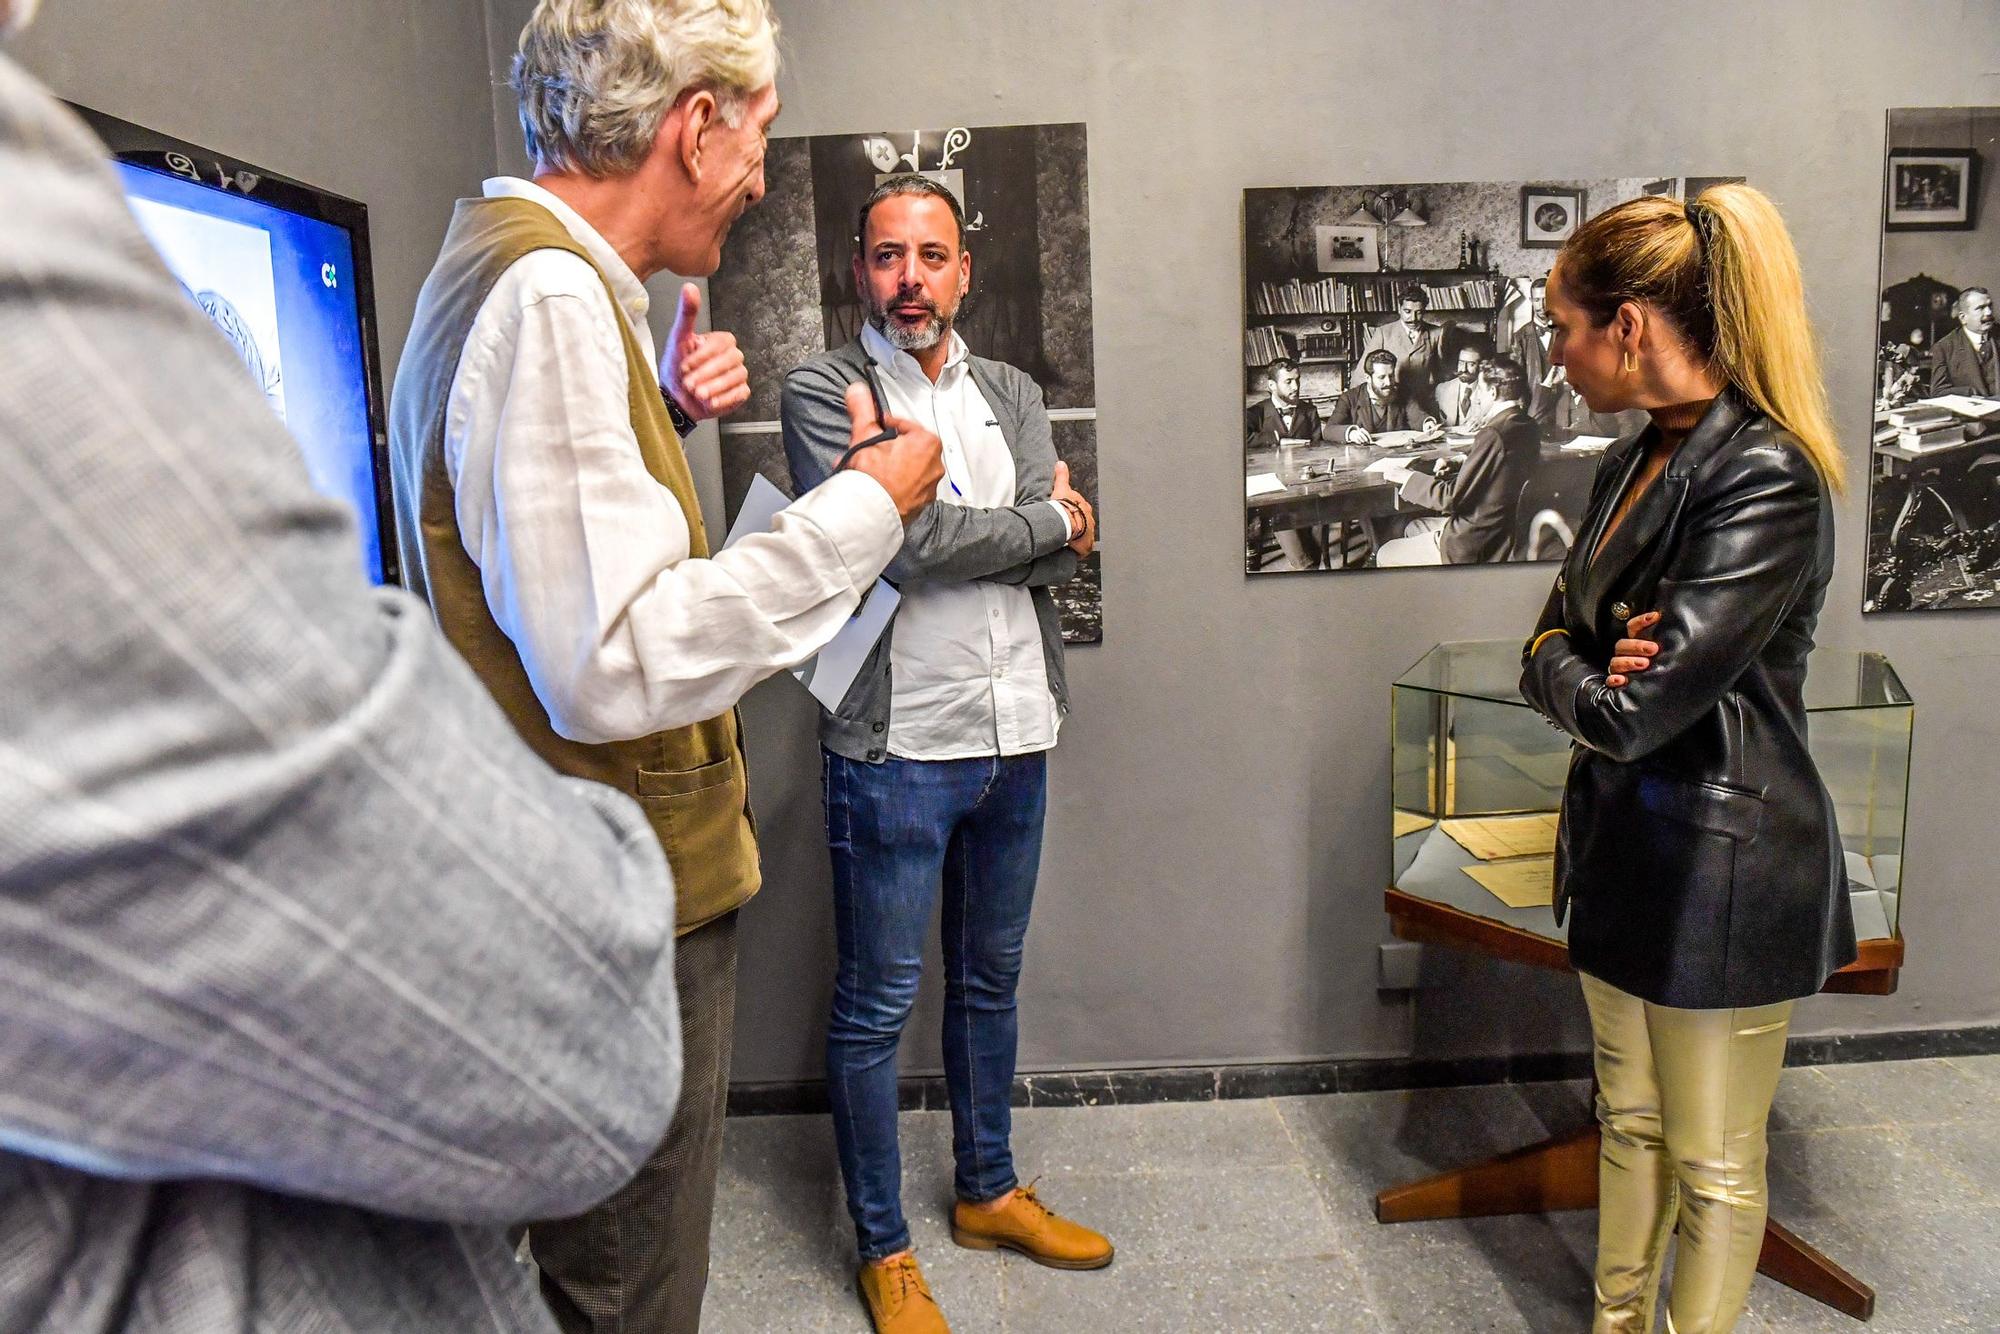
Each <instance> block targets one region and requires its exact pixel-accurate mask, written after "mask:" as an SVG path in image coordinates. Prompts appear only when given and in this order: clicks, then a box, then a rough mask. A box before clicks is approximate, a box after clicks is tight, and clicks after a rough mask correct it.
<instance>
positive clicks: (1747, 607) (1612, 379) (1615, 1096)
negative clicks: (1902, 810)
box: [1521, 185, 1855, 1334]
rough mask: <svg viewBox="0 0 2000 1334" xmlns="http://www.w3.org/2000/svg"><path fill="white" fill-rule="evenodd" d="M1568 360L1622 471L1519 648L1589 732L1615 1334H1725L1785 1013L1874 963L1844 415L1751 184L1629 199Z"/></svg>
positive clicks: (1603, 1239)
mask: <svg viewBox="0 0 2000 1334" xmlns="http://www.w3.org/2000/svg"><path fill="white" fill-rule="evenodd" d="M1548 308H1549V311H1550V314H1551V315H1552V316H1553V318H1554V323H1555V329H1554V333H1553V335H1552V338H1551V341H1550V348H1549V355H1550V360H1551V361H1552V363H1553V364H1555V365H1558V366H1561V367H1563V368H1564V369H1565V371H1566V372H1567V374H1568V377H1569V382H1570V384H1571V385H1572V386H1574V387H1575V389H1576V390H1577V392H1578V393H1580V394H1581V395H1582V396H1583V398H1584V399H1585V401H1586V402H1588V403H1589V405H1590V408H1591V410H1592V411H1594V412H1604V413H1611V412H1622V411H1625V410H1628V409H1635V408H1636V409H1643V410H1644V411H1646V412H1647V413H1648V414H1650V417H1651V422H1650V424H1649V425H1647V427H1646V428H1645V429H1644V430H1642V431H1640V432H1639V433H1638V434H1637V435H1635V436H1631V437H1629V438H1627V439H1624V440H1621V441H1620V442H1619V443H1618V444H1616V445H1614V446H1613V447H1612V448H1611V449H1610V450H1609V451H1607V453H1606V455H1605V459H1604V463H1603V465H1602V467H1601V468H1600V469H1599V471H1598V476H1597V482H1596V485H1595V487H1594V489H1593V492H1592V495H1591V498H1590V504H1589V507H1588V511H1587V513H1586V514H1585V517H1584V521H1583V523H1582V525H1581V527H1580V529H1579V531H1578V535H1577V540H1576V543H1575V545H1574V546H1573V548H1572V549H1571V551H1570V554H1569V559H1568V561H1567V562H1566V563H1565V564H1564V567H1563V570H1562V573H1561V574H1560V575H1559V576H1558V577H1557V579H1556V585H1555V589H1554V591H1553V592H1552V593H1551V595H1550V597H1549V601H1548V605H1547V607H1546V608H1545V609H1544V611H1543V613H1542V618H1541V622H1540V624H1539V625H1538V626H1537V627H1536V631H1535V635H1534V637H1533V638H1532V639H1531V640H1529V642H1528V644H1527V647H1526V649H1525V652H1524V671H1523V673H1522V679H1521V688H1522V692H1523V693H1524V694H1525V695H1526V697H1527V698H1528V700H1529V701H1530V702H1531V703H1532V704H1534V705H1535V707H1536V708H1538V709H1539V710H1541V712H1542V713H1543V714H1545V715H1547V717H1548V718H1549V719H1550V721H1552V722H1554V723H1555V724H1556V725H1557V726H1558V727H1560V728H1562V730H1564V731H1565V732H1567V733H1569V735H1570V736H1571V737H1572V738H1574V739H1575V741H1576V743H1577V745H1576V748H1575V759H1574V760H1573V762H1572V763H1571V766H1570V775H1569V780H1568V785H1567V788H1566V790H1565V792H1564V797H1563V819H1562V828H1561V834H1560V838H1559V842H1558V848H1557V854H1556V857H1557V860H1556V866H1557V871H1556V913H1557V916H1558V919H1559V920H1560V918H1561V917H1562V915H1563V914H1564V913H1565V911H1566V912H1567V914H1568V917H1569V940H1570V957H1571V960H1572V961H1573V962H1574V964H1575V966H1576V969H1577V971H1578V973H1579V974H1581V975H1582V979H1583V990H1584V998H1585V1000H1586V1001H1587V1002H1588V1005H1589V1008H1590V1018H1591V1029H1592V1033H1593V1036H1594V1041H1595V1046H1596V1066H1597V1077H1598V1084H1599V1089H1600V1092H1599V1097H1598V1109H1597V1110H1598V1119H1599V1121H1600V1122H1601V1123H1602V1125H1603V1130H1604V1149H1603V1156H1602V1159H1601V1162H1600V1166H1599V1179H1600V1187H1601V1189H1600V1195H1601V1202H1600V1214H1599V1221H1598V1255H1597V1266H1596V1287H1597V1293H1596V1319H1595V1322H1594V1324H1593V1329H1594V1330H1595V1331H1596V1332H1597V1334H1625V1332H1626V1331H1630V1332H1631V1334H1644V1332H1645V1331H1650V1330H1651V1329H1652V1327H1653V1308H1654V1305H1655V1301H1656V1293H1657V1291H1658V1287H1659V1272H1660V1260H1661V1257H1662V1254H1663V1252H1664V1250H1665V1247H1666V1240H1667V1236H1668V1234H1669V1232H1670V1231H1671V1229H1672V1228H1673V1226H1674V1224H1675V1223H1676V1222H1678V1223H1679V1226H1680V1243H1679V1251H1678V1254H1677V1256H1676V1258H1675V1263H1674V1279H1673V1288H1672V1292H1671V1293H1670V1295H1669V1298H1668V1303H1667V1305H1668V1319H1669V1328H1670V1329H1672V1330H1674V1331H1676V1332H1677V1334H1720V1332H1721V1331H1725V1330H1728V1329H1730V1328H1732V1327H1733V1326H1734V1325H1735V1323H1736V1320H1737V1317H1738V1316H1739V1315H1740V1314H1741V1312H1742V1310H1743V1305H1744V1301H1745V1299H1746V1298H1747V1296H1748V1294H1749V1290H1750V1281H1751V1278H1752V1276H1753V1275H1754V1274H1755V1272H1756V1266H1757V1255H1758V1251H1759V1249H1760V1248H1761V1246H1762V1242H1763V1235H1764V1221H1765V1215H1766V1212H1767V1200H1766V1195H1765V1186H1764V1159H1765V1134H1764V1127H1765V1121H1766V1119H1767V1118H1768V1117H1769V1114H1770V1108H1771V1099H1772V1096H1773V1094H1774V1093H1775V1092H1776V1091H1777V1084H1778V1074H1779V1070H1780V1068H1781V1067H1782V1065H1783V1063H1784V1056H1785V1033H1786V1029H1787V1027H1788V1025H1789V1023H1790V1020H1791V1009H1792V1005H1793V1002H1795V1001H1797V1000H1798V999H1799V998H1801V997H1804V996H1809V995H1812V994H1813V993H1814V992H1816V991H1818V990H1819V988H1820V985H1821V983H1822V982H1824V981H1825V979H1826V977H1827V975H1828V974H1830V973H1832V972H1833V971H1834V970H1836V969H1838V968H1840V967H1841V966H1842V965H1844V964H1846V963H1848V962H1850V961H1851V960H1852V959H1853V958H1854V957H1855V944H1854V923H1853V919H1852V917H1851V915H1850V912H1849V908H1848V901H1847V889H1846V881H1845V876H1844V874H1843V870H1842V858H1841V850H1840V838H1839V834H1838V832H1837V830H1836V829H1835V826H1834V813H1833V807H1832V803H1831V802H1830V801H1829V800H1828V798H1827V794H1826V789H1825V788H1824V786H1823V785H1822V784H1821V782H1820V778H1819V774H1818V772H1817V771H1816V770H1815V769H1814V767H1813V762H1812V757H1811V755H1810V754H1809V753H1808V752H1807V749H1806V719H1805V704H1804V700H1803V697H1802V688H1803V685H1804V682H1805V674H1806V655H1807V654H1808V653H1809V652H1810V651H1811V649H1812V647H1813V627H1814V625H1815V623H1816V622H1817V621H1818V619H1819V610H1820V604H1821V602H1822V601H1823V600H1824V598H1825V595H1826V586H1827V581H1828V579H1829V578H1830V577H1831V575H1832V571H1833V550H1834V548H1833V507H1832V501H1831V493H1832V492H1835V491H1838V490H1839V489H1841V487H1842V484H1843V478H1842V457H1841V453H1840V449H1839V445H1838V443H1837V442H1836V441H1835V439H1834V436H1833V431H1832V427H1831V425H1830V423H1829V421H1828V415H1827V408H1826V392H1825V388H1824V385H1823V384H1822V382H1821V378H1820V370H1819V358H1818V353H1817V350H1816V347H1815V344H1814V341H1813V336H1812V333H1811V328H1810V325H1809V324H1808V322H1807V319H1806V311H1805V301H1804V296H1803V288H1802V285H1801V283H1800V279H1799V266H1798V256H1797V254H1796V253H1795V252H1794V250H1793V248H1792V242H1791V237H1790V236H1789V234H1788V233H1787V232H1786V230H1785V225H1784V222H1783V220H1782V219H1781V218H1780V217H1779V216H1778V212H1777V210H1776V209H1775V208H1774V207H1772V205H1771V202H1770V200H1768V199H1767V198H1765V197H1764V196H1763V195H1762V194H1760V193H1759V192H1758V191H1756V190H1754V189H1752V188H1750V187H1748V186H1744V185H1722V186H1716V187H1714V188H1711V189H1709V190H1707V191H1704V192H1703V193H1702V195H1701V197H1700V198H1699V199H1697V200H1695V201H1694V202H1692V203H1689V204H1685V205H1683V204H1681V203H1680V202H1678V201H1675V200H1671V199H1658V198H1646V199H1635V200H1631V201H1629V202H1627V203H1624V204H1621V205H1619V206H1618V207H1616V208H1613V209H1611V210H1609V211H1607V212H1605V213H1603V214H1601V215H1599V216H1598V217H1596V218H1593V219H1591V220H1590V221H1589V222H1587V223H1585V224H1584V225H1583V226H1582V227H1580V228H1579V229H1578V230H1577V233H1576V235H1575V236H1574V237H1572V238H1571V240H1570V241H1569V242H1568V243H1567V244H1566V245H1565V246H1564V247H1563V250H1562V252H1561V253H1560V254H1559V255H1558V256H1557V258H1556V264H1555V271H1554V273H1553V274H1552V275H1551V276H1550V280H1549V290H1548Z"/></svg>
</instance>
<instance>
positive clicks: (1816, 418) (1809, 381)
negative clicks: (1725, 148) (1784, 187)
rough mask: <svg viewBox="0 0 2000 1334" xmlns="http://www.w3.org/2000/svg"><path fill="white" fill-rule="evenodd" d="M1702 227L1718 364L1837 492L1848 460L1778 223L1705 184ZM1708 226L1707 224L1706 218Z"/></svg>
mask: <svg viewBox="0 0 2000 1334" xmlns="http://www.w3.org/2000/svg"><path fill="white" fill-rule="evenodd" d="M1689 212H1690V213H1691V214H1701V213H1705V214H1707V215H1709V217H1710V218H1712V219H1713V220H1714V225H1713V226H1704V227H1702V228H1701V229H1700V230H1701V231H1702V232H1703V234H1704V238H1705V241H1706V244H1705V245H1704V246H1703V247H1702V248H1703V249H1705V250H1706V252H1707V255H1706V258H1707V261H1708V289H1709V301H1710V306H1711V308H1712V309H1713V310H1714V312H1715V359H1716V361H1717V363H1718V364H1719V365H1720V367H1721V369H1722V371H1723V373H1724V374H1725V375H1727V376H1728V377H1729V379H1730V382H1731V383H1733V384H1734V385H1735V386H1736V387H1737V388H1738V389H1740V390H1742V391H1743V394H1744V396H1745V397H1747V398H1748V399H1749V400H1750V401H1751V402H1752V403H1755V404H1756V405H1757V407H1758V408H1759V409H1760V410H1762V411H1763V413H1764V414H1765V415H1766V416H1768V417H1769V418H1770V419H1771V420H1772V421H1774V422H1776V423H1778V425H1780V426H1782V427H1784V428H1785V429H1786V430H1787V431H1789V432H1791V433H1792V435H1793V436H1795V437H1797V439H1798V442H1799V445H1800V447H1801V448H1803V449H1804V450H1805V452H1806V457H1807V458H1809V459H1811V460H1812V462H1813V466H1814V467H1816V468H1818V469H1819V473H1820V476H1822V477H1824V478H1825V479H1826V483H1827V485H1828V486H1829V487H1831V488H1832V489H1833V490H1835V491H1845V490H1846V489H1847V456H1846V455H1845V453H1843V452H1842V450H1841V448H1840V441H1839V439H1838V438H1837V437H1836V436H1835V435H1834V433H1833V416H1832V413H1831V412H1830V411H1829V409H1828V407H1827V400H1826V379H1825V377H1824V376H1823V374H1822V373H1821V371H1820V356H1819V339H1818V338H1817V337H1816V336H1815V334H1814V332H1813V327H1812V322H1811V321H1810V320H1809V319H1808V318H1807V317H1806V296H1805V282H1804V280H1803V279H1802V278H1801V277H1800V274H1799V255H1798V251H1797V250H1795V249H1794V248H1793V246H1792V235H1791V232H1790V231H1788V230H1787V229H1786V227H1785V220H1784V219H1783V218H1782V217H1780V216H1779V215H1778V210H1777V207H1776V205H1774V204H1772V203H1771V201H1770V199H1769V197H1768V196H1766V195H1765V194H1764V192H1763V191H1761V190H1758V189H1756V188H1754V187H1752V186H1748V185H1712V186H1710V187H1709V188H1708V189H1706V190H1704V191H1702V192H1701V195H1700V197H1699V198H1698V199H1696V200H1695V202H1694V204H1693V205H1692V207H1691V208H1690V209H1689ZM1704 221H1706V219H1704Z"/></svg>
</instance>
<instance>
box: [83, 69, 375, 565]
mask: <svg viewBox="0 0 2000 1334" xmlns="http://www.w3.org/2000/svg"><path fill="white" fill-rule="evenodd" d="M68 105H69V108H70V110H72V111H74V112H76V114H77V115H78V116H80V117H82V118H83V121H84V123H85V124H86V125H88V126H89V127H90V128H91V130H92V131H93V132H94V133H95V134H96V135H97V137H98V138H100V139H102V140H103V141H104V144H105V147H107V148H109V149H110V150H111V156H112V157H113V158H114V159H115V160H116V161H119V162H122V163H125V164H127V165H129V166H133V167H138V168H140V169H142V170H145V171H153V172H158V173H160V174H161V175H164V176H173V177H177V178H178V179H180V180H184V181H193V182H195V183H197V184H200V185H205V186H208V187H209V188H211V189H221V190H226V191H233V192H235V193H236V194H239V195H241V196H243V197H244V198H245V199H254V200H257V201H259V202H261V203H265V204H270V205H273V206H275V207H277V208H281V209H284V210H286V211H287V212H291V213H297V214H300V215H302V216H305V217H308V218H312V219H315V220H316V221H319V222H325V223H330V224H332V225H333V226H335V227H339V228H340V229H341V230H343V231H345V232H346V233H347V235H348V239H349V242H350V244H351V245H352V248H353V251H354V276H353V282H354V308H355V311H356V313H357V314H358V315H359V316H360V320H361V357H362V362H363V374H362V379H363V381H364V384H363V387H362V388H363V393H364V395H365V396H366V398H367V401H368V435H369V441H370V450H369V452H370V456H371V457H370V464H371V468H372V471H373V474H374V479H375V526H376V528H377V530H378V533H377V541H378V543H379V545H380V548H381V551H382V582H383V583H384V584H385V585H390V586H400V585H401V584H402V582H403V564H402V553H401V551H400V550H399V548H398V546H397V543H396V511H395V497H394V495H393V494H392V493H391V491H390V487H389V427H388V416H387V402H386V400H385V399H384V398H383V395H382V354H381V350H380V347H379V346H378V344H377V341H376V332H375V277H374V265H373V259H372V256H371V253H370V249H369V245H368V206H367V205H366V204H363V203H362V202H361V201H360V200H358V199H349V198H348V197H346V196H345V195H337V194H335V193H333V192H332V191H331V190H322V189H320V188H319V187H318V186H315V185H308V184H306V183H305V182H304V181H300V180H294V179H293V178H291V177H289V176H281V175H279V174H278V173H276V172H273V171H267V170H265V169H264V168H263V167H259V166H256V165H254V164H253V163H249V162H245V161H243V160H242V159H241V158H233V157H230V156H229V155H227V154H225V153H218V152H216V151H215V150H214V149H212V148H203V147H202V146H201V145H199V144H194V143H189V142H188V141H187V140H185V139H176V138H175V137H174V136H172V135H170V134H164V133H162V132H161V131H159V130H153V129H148V128H147V127H146V126H144V125H135V124H133V123H132V122H131V121H129V120H121V119H119V118H118V117H116V116H113V115H109V114H107V113H105V112H102V111H97V110H95V109H93V108H91V107H86V106H81V105H79V104H77V103H75V102H71V103H69V104H68ZM355 517H356V519H357V521H358V520H359V518H360V516H359V515H357V516H355Z"/></svg>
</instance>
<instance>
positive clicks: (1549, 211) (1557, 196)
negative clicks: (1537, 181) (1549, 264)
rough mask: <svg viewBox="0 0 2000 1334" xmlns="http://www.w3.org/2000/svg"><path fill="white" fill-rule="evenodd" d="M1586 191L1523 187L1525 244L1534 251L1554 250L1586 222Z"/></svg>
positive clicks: (1534, 186)
mask: <svg viewBox="0 0 2000 1334" xmlns="http://www.w3.org/2000/svg"><path fill="white" fill-rule="evenodd" d="M1585 204H1586V201H1585V199H1584V191H1582V190H1572V189H1569V188H1567V187H1565V186H1560V185H1524V186H1522V187H1521V244H1522V245H1523V246H1524V247H1526V248H1527V249H1530V250H1554V249H1555V248H1556V247H1558V246H1560V245H1561V244H1562V243H1563V242H1564V241H1567V240H1569V238H1570V233H1572V232H1574V231H1575V230H1576V225H1577V224H1578V223H1579V222H1582V221H1583V217H1584V208H1585Z"/></svg>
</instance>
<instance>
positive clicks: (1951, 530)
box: [1862, 107, 2000, 611]
mask: <svg viewBox="0 0 2000 1334" xmlns="http://www.w3.org/2000/svg"><path fill="white" fill-rule="evenodd" d="M1939 144H1947V145H1955V146H1954V147H1946V148H1940V147H1937V145H1939ZM1996 147H2000V107H1939V108H1930V107H1903V108H1898V109H1896V110H1893V111H1891V112H1890V113H1889V131H1888V148H1887V151H1886V153H1885V154H1884V172H1883V185H1882V190H1883V199H1882V269H1881V302H1880V307H1879V319H1880V326H1879V328H1878V329H1877V344H1876V345H1877V348H1878V352H1877V358H1876V363H1875V383H1874V395H1875V432H1874V439H1873V443H1872V458H1871V462H1872V464H1873V466H1872V467H1870V468H1869V470H1868V476H1869V491H1868V571H1867V578H1866V582H1865V585H1864V591H1863V594H1862V597H1863V600H1862V610H1864V611H1954V610H1964V609H1969V608H1975V607H1994V606H2000V329H1996V328H1995V320H1994V309H1993V294H1994V292H1995V291H2000V235H1996V234H1995V228H1994V223H1993V222H1992V218H1993V209H1992V208H1991V207H1990V205H1991V202H1992V201H1990V200H1987V199H1986V198H1985V196H1986V195H1988V194H1991V193H1992V190H1993V187H1992V185H1991V184H1990V183H1989V181H1987V180H1986V179H1984V174H1983V173H1981V171H1980V170H1979V165H1980V159H1981V158H1982V157H1983V156H1991V155H1992V153H1993V152H1994V150H1995V148H1996Z"/></svg>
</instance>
